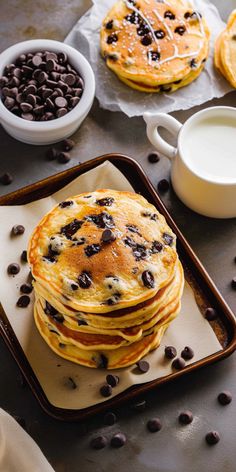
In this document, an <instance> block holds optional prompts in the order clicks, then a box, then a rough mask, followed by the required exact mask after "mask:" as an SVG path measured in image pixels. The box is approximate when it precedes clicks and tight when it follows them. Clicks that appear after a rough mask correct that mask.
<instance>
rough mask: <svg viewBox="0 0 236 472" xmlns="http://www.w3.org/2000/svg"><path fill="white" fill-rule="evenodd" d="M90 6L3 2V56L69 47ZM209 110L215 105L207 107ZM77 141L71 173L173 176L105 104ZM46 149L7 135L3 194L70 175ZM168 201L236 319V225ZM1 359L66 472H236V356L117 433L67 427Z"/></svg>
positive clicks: (17, 411) (179, 387) (4, 398)
mask: <svg viewBox="0 0 236 472" xmlns="http://www.w3.org/2000/svg"><path fill="white" fill-rule="evenodd" d="M215 3H217V5H218V7H220V8H222V11H223V12H224V14H226V15H227V14H228V13H229V11H230V10H231V9H232V8H233V7H236V2H235V1H234V2H233V1H230V2H220V1H217V0H216V1H215ZM89 5H90V2H89V1H83V2H82V1H80V0H70V1H69V0H68V1H65V0H48V1H45V0H41V1H39V2H33V1H30V0H8V1H7V2H1V42H0V48H1V50H3V49H4V48H5V47H7V46H9V45H11V44H13V43H14V42H16V41H20V40H23V39H28V38H39V37H50V38H55V39H59V40H62V39H63V38H64V36H65V35H66V34H67V33H68V31H69V30H70V28H71V27H72V25H73V23H74V22H75V21H76V19H77V18H78V17H79V16H80V15H81V14H83V12H84V11H86V9H87V8H88V7H89ZM213 104H214V105H216V104H223V105H231V106H235V105H236V98H235V93H234V92H232V93H231V94H229V95H227V96H226V97H224V98H223V99H220V100H215V101H214V103H213ZM209 105H211V104H210V103H207V104H205V105H204V106H209ZM201 108H203V107H201ZM197 109H199V108H196V109H192V110H189V111H188V112H181V111H180V112H178V113H175V114H174V115H175V116H176V117H177V118H178V119H179V120H180V121H182V122H184V121H185V120H186V119H187V118H188V117H189V116H190V115H191V114H192V113H193V112H194V111H196V110H197ZM74 139H75V141H76V147H75V149H74V150H73V152H72V156H73V159H72V161H71V163H70V164H69V165H67V167H69V166H73V165H75V164H77V163H78V162H79V161H80V162H84V161H86V160H88V159H91V158H93V157H96V156H98V155H101V154H104V153H107V152H121V153H125V154H128V155H130V156H132V157H134V158H135V159H137V160H138V161H139V162H140V163H141V164H142V166H143V167H144V169H145V171H146V172H147V174H148V176H149V177H150V179H151V181H152V182H153V184H154V185H155V186H156V185H157V182H158V180H160V179H161V178H163V177H168V175H169V162H168V161H167V160H166V159H165V158H162V159H161V161H160V162H159V163H157V164H152V165H151V164H149V163H148V161H147V154H148V153H149V152H150V151H152V147H151V146H150V144H149V143H148V141H147V138H146V135H145V127H144V123H143V121H142V119H141V118H133V119H128V118H127V117H126V116H124V115H122V114H120V113H110V112H108V111H104V110H101V109H99V107H98V105H97V103H96V101H95V103H94V106H93V108H92V110H91V113H90V115H89V116H88V117H87V119H86V120H85V121H84V123H83V125H82V126H81V128H80V129H79V130H78V131H77V133H76V134H75V136H74ZM46 149H47V148H46V147H42V146H39V147H33V146H28V145H25V144H22V143H19V142H16V141H15V140H13V139H12V138H10V137H9V136H8V135H7V134H6V133H5V132H4V130H3V129H0V155H1V158H0V174H1V173H2V172H4V171H9V172H11V173H12V174H13V175H14V177H15V179H14V182H13V183H12V184H11V185H10V186H8V187H3V186H1V187H0V192H1V194H3V193H4V192H5V193H7V192H9V191H11V190H15V189H17V188H20V187H22V186H24V185H26V184H29V183H31V182H35V181H37V180H39V179H41V178H44V177H47V176H48V175H51V174H54V173H56V172H58V171H60V170H63V169H65V168H66V166H63V165H60V164H57V163H54V162H48V161H47V160H46V159H45V151H46ZM163 199H164V202H165V203H166V205H167V207H168V208H169V210H170V213H171V215H172V216H173V218H174V219H175V221H176V222H177V224H178V225H179V227H180V229H181V230H182V232H183V234H184V235H185V236H186V238H187V240H188V241H189V243H190V244H191V246H192V247H193V249H194V250H195V252H196V253H197V255H198V256H199V257H200V259H201V261H202V262H203V264H204V266H205V267H206V269H207V270H208V272H209V273H210V275H211V277H212V278H213V280H214V282H215V283H216V285H217V286H218V288H219V289H220V291H221V293H222V294H223V296H224V297H225V299H226V301H227V302H228V303H229V305H230V306H231V308H232V309H233V310H234V311H235V310H236V292H235V291H233V290H232V289H231V287H230V281H231V279H232V277H233V276H235V275H236V264H235V263H234V257H235V256H236V237H235V236H236V219H232V220H226V221H223V220H213V219H208V218H204V217H201V216H199V215H197V214H194V213H193V212H191V211H190V210H188V209H187V208H186V207H184V205H183V204H182V203H181V202H180V201H179V200H178V199H177V197H176V196H175V195H174V194H173V192H172V191H170V192H169V193H168V194H167V195H166V196H165V197H164V198H163ZM0 353H1V362H0V378H1V388H0V406H1V407H2V408H4V409H6V410H7V411H9V412H10V413H11V414H14V415H19V416H23V417H24V418H25V419H26V422H27V426H28V431H29V433H30V434H31V435H32V437H33V438H34V439H35V440H36V441H37V443H38V444H39V446H40V447H41V448H42V450H43V452H44V453H45V455H46V456H47V458H48V460H49V461H50V462H51V464H52V465H53V467H54V468H55V470H56V472H77V471H81V472H92V471H94V470H96V471H98V472H102V471H108V470H110V469H112V470H113V471H114V472H121V471H122V472H126V471H135V472H154V471H155V472H189V471H192V472H200V471H206V470H207V471H209V472H223V471H224V472H234V471H235V463H236V449H235V436H236V422H235V417H236V383H235V376H236V361H235V355H233V356H231V357H230V358H229V359H227V360H225V361H222V362H221V363H219V364H216V365H213V366H211V367H208V368H205V369H204V370H202V371H199V372H196V373H194V374H192V375H189V376H188V377H186V378H184V379H181V380H179V381H177V382H174V383H171V384H169V385H166V386H165V387H162V388H160V389H158V390H156V391H155V392H152V393H150V394H148V395H146V400H147V405H148V406H147V409H146V411H145V412H143V413H134V412H133V411H132V410H131V408H130V406H129V405H127V406H125V407H123V408H121V409H119V410H118V411H117V414H118V418H119V422H118V423H117V424H116V425H114V426H109V427H103V426H102V418H101V417H97V418H94V419H91V420H89V421H86V422H84V423H83V424H80V423H77V424H72V423H66V424H63V423H60V422H58V421H56V420H53V419H51V418H49V417H48V416H47V415H46V414H45V413H44V412H43V411H42V410H41V408H40V407H39V405H38V403H37V402H36V400H35V398H34V397H33V395H32V393H31V391H30V390H29V389H28V387H25V388H22V387H21V386H20V380H19V371H18V368H17V366H16V364H15V362H14V361H13V359H12V357H11V355H10V353H9V351H8V349H7V348H6V346H5V344H4V342H3V341H2V340H0ZM223 389H229V390H231V391H232V393H233V395H234V401H233V402H232V403H231V404H230V405H229V406H226V407H221V406H219V405H218V403H217V401H216V397H217V394H218V393H219V392H220V391H221V390H223ZM186 408H187V409H190V410H192V412H193V414H194V421H193V423H192V424H191V425H189V426H179V424H178V422H177V416H178V413H179V412H180V411H181V410H183V409H186ZM153 416H159V417H160V418H161V419H162V422H163V429H162V430H161V431H160V432H159V433H155V434H151V433H149V432H147V430H146V421H147V420H148V419H149V418H150V417H153ZM211 429H217V430H218V431H219V432H220V434H221V441H220V443H219V444H218V445H217V446H215V447H212V448H210V447H209V446H207V445H206V444H205V442H204V436H205V434H206V432H208V430H211ZM116 431H123V432H125V433H126V434H127V437H128V441H127V445H126V446H125V447H124V448H123V449H121V450H113V449H111V448H110V447H107V448H106V449H105V450H102V451H92V450H91V449H90V448H89V441H90V439H91V438H92V437H93V436H94V435H95V434H96V433H99V434H100V433H101V432H102V433H104V434H107V436H109V437H110V436H111V435H112V433H113V432H116ZM16 447H17V446H16ZM26 453H27V452H26ZM32 472H33V471H32ZM42 472H43V471H42Z"/></svg>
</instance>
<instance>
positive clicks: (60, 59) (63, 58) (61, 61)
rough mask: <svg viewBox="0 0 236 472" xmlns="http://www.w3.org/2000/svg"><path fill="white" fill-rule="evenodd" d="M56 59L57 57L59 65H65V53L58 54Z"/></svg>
mask: <svg viewBox="0 0 236 472" xmlns="http://www.w3.org/2000/svg"><path fill="white" fill-rule="evenodd" d="M57 57H58V62H59V63H60V64H65V63H66V61H67V55H66V53H65V52H59V53H58V55H57Z"/></svg>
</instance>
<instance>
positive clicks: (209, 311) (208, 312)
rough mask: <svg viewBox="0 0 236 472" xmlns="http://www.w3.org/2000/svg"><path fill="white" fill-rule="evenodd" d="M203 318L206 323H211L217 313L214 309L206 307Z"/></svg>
mask: <svg viewBox="0 0 236 472" xmlns="http://www.w3.org/2000/svg"><path fill="white" fill-rule="evenodd" d="M205 318H206V320H207V321H213V320H215V319H216V318H217V311H216V310H215V309H214V308H211V307H208V308H207V309H206V310H205Z"/></svg>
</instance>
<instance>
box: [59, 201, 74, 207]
mask: <svg viewBox="0 0 236 472" xmlns="http://www.w3.org/2000/svg"><path fill="white" fill-rule="evenodd" d="M73 203H74V202H73V200H66V201H65V202H61V203H59V207H60V208H67V207H70V206H71V205H73Z"/></svg>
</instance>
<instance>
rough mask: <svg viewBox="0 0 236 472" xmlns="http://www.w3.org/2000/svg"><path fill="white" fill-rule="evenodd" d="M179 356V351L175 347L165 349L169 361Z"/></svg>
mask: <svg viewBox="0 0 236 472" xmlns="http://www.w3.org/2000/svg"><path fill="white" fill-rule="evenodd" d="M176 356H177V351H176V349H175V347H174V346H166V347H165V357H166V358H167V359H174V357H176Z"/></svg>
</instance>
